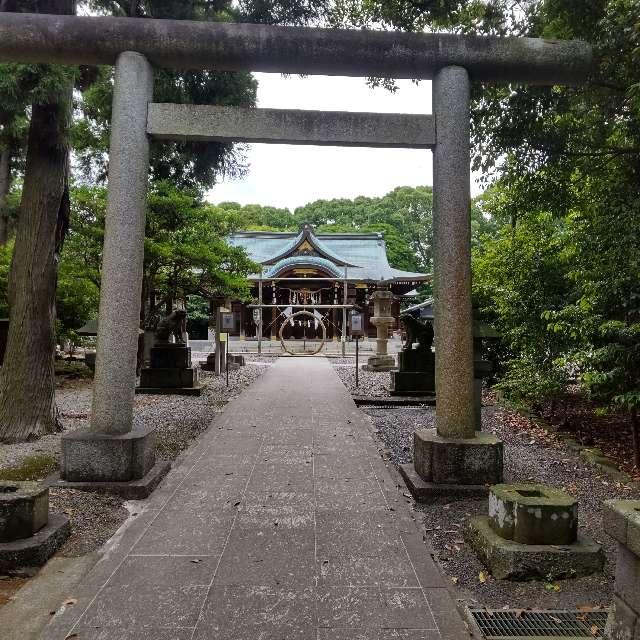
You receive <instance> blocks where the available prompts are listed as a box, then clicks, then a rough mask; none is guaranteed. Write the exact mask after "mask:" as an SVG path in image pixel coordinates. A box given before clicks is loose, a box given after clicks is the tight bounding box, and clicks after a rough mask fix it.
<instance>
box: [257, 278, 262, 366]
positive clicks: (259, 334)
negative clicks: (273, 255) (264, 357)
mask: <svg viewBox="0 0 640 640" xmlns="http://www.w3.org/2000/svg"><path fill="white" fill-rule="evenodd" d="M258 304H259V305H260V318H259V320H258V353H259V354H260V353H262V269H261V270H260V280H258Z"/></svg>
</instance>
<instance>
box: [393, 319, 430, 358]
mask: <svg viewBox="0 0 640 640" xmlns="http://www.w3.org/2000/svg"><path fill="white" fill-rule="evenodd" d="M400 322H402V325H403V326H404V329H405V331H406V334H407V340H406V342H405V343H404V348H403V350H404V351H411V350H412V349H413V344H414V342H417V343H418V349H420V350H421V351H428V352H431V346H432V345H433V324H431V322H422V321H421V320H417V319H416V318H414V317H413V316H412V315H411V314H409V313H403V314H402V315H401V316H400Z"/></svg>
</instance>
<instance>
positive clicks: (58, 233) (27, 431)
mask: <svg viewBox="0 0 640 640" xmlns="http://www.w3.org/2000/svg"><path fill="white" fill-rule="evenodd" d="M38 11H39V12H41V13H59V14H71V13H75V0H42V1H41V2H38ZM71 98H72V84H71V83H70V82H68V83H64V85H63V86H60V89H59V92H58V94H57V96H56V99H55V100H54V101H52V102H51V103H49V104H38V105H33V107H32V112H31V123H30V127H29V139H28V148H27V164H26V171H25V177H24V186H23V190H22V201H21V204H20V212H19V215H18V221H17V225H16V240H15V249H14V253H13V260H12V262H11V271H10V273H9V291H8V294H9V309H10V311H9V320H10V322H9V336H8V340H7V350H6V353H5V359H4V366H3V367H2V369H0V441H3V442H19V441H24V440H27V439H29V438H33V437H38V436H41V435H42V434H45V433H50V432H52V431H55V430H57V429H58V416H57V409H56V404H55V398H54V386H55V374H54V349H55V334H54V320H55V297H56V284H57V275H58V261H59V252H60V249H61V247H62V241H63V239H64V235H65V233H66V229H67V223H68V217H69V144H68V127H69V121H70V119H71Z"/></svg>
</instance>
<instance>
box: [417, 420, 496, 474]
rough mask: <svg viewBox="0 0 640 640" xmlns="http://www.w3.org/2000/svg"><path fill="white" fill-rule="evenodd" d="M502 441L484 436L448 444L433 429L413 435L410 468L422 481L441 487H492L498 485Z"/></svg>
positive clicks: (447, 441) (445, 439) (480, 434)
mask: <svg viewBox="0 0 640 640" xmlns="http://www.w3.org/2000/svg"><path fill="white" fill-rule="evenodd" d="M502 454H503V446H502V441H501V440H498V438H496V437H495V436H493V435H490V434H488V433H482V432H480V433H476V436H475V437H474V438H469V439H466V440H450V439H447V438H443V437H441V436H439V435H438V433H437V432H436V430H435V429H420V430H419V431H416V432H415V433H414V434H413V464H414V467H415V470H416V472H417V473H418V475H419V476H420V477H421V478H422V479H423V480H424V481H425V482H430V483H434V484H444V485H492V484H499V483H501V482H502Z"/></svg>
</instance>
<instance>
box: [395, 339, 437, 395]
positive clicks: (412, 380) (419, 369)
mask: <svg viewBox="0 0 640 640" xmlns="http://www.w3.org/2000/svg"><path fill="white" fill-rule="evenodd" d="M398 366H399V371H392V372H391V387H390V391H389V392H390V393H391V395H392V396H425V395H435V392H436V360H435V355H434V354H433V352H431V351H425V350H424V349H412V350H410V351H401V352H400V353H399V354H398Z"/></svg>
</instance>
